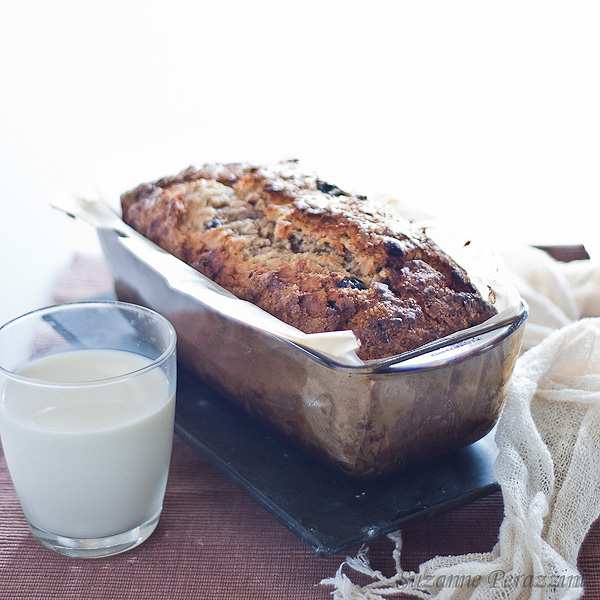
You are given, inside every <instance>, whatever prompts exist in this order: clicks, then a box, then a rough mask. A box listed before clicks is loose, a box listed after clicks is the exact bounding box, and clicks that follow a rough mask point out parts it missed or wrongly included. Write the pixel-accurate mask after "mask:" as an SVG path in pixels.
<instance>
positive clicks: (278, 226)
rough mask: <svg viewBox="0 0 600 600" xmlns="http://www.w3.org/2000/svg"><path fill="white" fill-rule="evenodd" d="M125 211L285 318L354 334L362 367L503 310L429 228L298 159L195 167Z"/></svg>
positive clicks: (132, 198) (305, 326) (148, 232)
mask: <svg viewBox="0 0 600 600" xmlns="http://www.w3.org/2000/svg"><path fill="white" fill-rule="evenodd" d="M122 207H123V218H124V220H125V221H126V222H127V223H128V224H129V225H131V226H132V227H134V228H135V229H136V230H138V231H139V232H140V233H142V234H143V235H145V236H146V237H148V238H149V239H151V240H152V241H154V242H155V243H157V244H158V245H159V246H161V247H163V248H164V249H165V250H167V251H169V252H171V253H173V254H174V255H175V256H177V257H179V258H180V259H182V260H184V261H185V262H187V263H188V264H190V265H191V266H192V267H194V268H196V269H197V270H198V271H200V272H201V273H203V274H205V275H207V276H208V277H210V278H211V279H213V280H214V281H215V282H217V283H218V284H219V285H221V286H222V287H224V288H226V289H228V290H229V291H231V292H233V293H234V294H235V295H237V296H238V297H240V298H242V299H244V300H248V301H250V302H253V303H255V304H257V305H258V306H260V307H261V308H263V309H264V310H266V311H267V312H269V313H271V314H273V315H274V316H276V317H278V318H280V319H281V320H283V321H285V322H286V323H289V324H290V325H293V326H295V327H297V328H298V329H300V330H302V331H304V332H306V333H314V332H319V331H335V330H342V329H352V330H353V331H354V332H355V333H356V335H357V336H358V338H359V339H360V341H361V348H360V351H359V356H360V357H361V358H363V359H364V360H369V359H378V358H383V357H386V356H392V355H394V354H399V353H401V352H405V351H407V350H411V349H413V348H416V347H418V346H421V345H423V344H425V343H427V342H430V341H432V340H434V339H437V338H440V337H443V336H445V335H448V334H450V333H453V332H455V331H459V330H461V329H466V328H468V327H471V326H473V325H476V324H478V323H481V322H483V321H484V320H486V319H488V318H489V317H491V316H492V315H493V314H495V312H496V311H495V309H494V308H493V307H492V306H491V305H490V304H488V303H487V302H486V301H485V300H484V299H483V298H482V297H481V296H480V295H479V293H478V292H477V290H476V289H475V287H474V286H473V285H472V283H471V282H470V280H469V278H468V276H467V274H466V272H465V271H464V270H463V269H462V268H461V267H459V266H458V265H457V264H456V263H455V262H454V261H453V260H452V259H451V258H450V257H449V256H448V255H447V254H445V253H444V252H442V251H441V250H440V249H439V248H438V247H436V245H435V244H434V243H433V242H432V241H431V240H430V239H429V238H428V237H427V236H426V235H425V234H424V233H423V232H421V231H414V230H413V228H411V226H410V224H408V223H406V222H402V221H401V220H399V219H398V218H396V217H391V216H389V215H385V214H383V213H381V212H379V211H377V210H375V209H374V208H373V206H372V205H370V203H369V202H368V201H367V200H366V198H364V197H363V196H357V195H352V194H349V193H347V192H344V191H342V190H341V189H339V188H338V187H336V186H333V185H331V184H328V183H326V182H323V181H321V180H319V179H318V178H316V177H315V176H313V175H308V174H306V173H303V172H302V171H301V170H300V169H299V167H298V165H297V163H296V161H287V162H284V163H280V164H279V165H277V166H276V167H273V168H267V167H257V166H251V165H247V164H241V163H240V164H226V165H221V164H215V165H205V166H203V167H201V168H200V169H193V168H189V169H187V170H185V171H182V172H181V173H180V174H178V175H175V176H173V177H166V178H163V179H160V180H158V181H156V182H155V183H151V184H144V185H141V186H139V187H137V188H136V189H134V190H132V191H131V192H128V193H126V194H124V195H123V196H122Z"/></svg>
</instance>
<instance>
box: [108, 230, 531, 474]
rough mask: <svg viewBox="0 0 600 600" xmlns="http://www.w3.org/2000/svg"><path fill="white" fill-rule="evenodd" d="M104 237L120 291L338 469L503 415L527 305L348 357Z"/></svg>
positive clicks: (387, 461) (405, 453)
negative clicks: (180, 285) (181, 280)
mask: <svg viewBox="0 0 600 600" xmlns="http://www.w3.org/2000/svg"><path fill="white" fill-rule="evenodd" d="M98 235H99V237H100V243H101V246H102V248H103V252H104V254H105V257H106V260H107V263H108V267H109V270H110V272H111V275H112V278H113V281H114V286H115V292H116V295H117V297H118V298H119V299H120V300H124V301H129V302H134V303H137V304H141V305H144V306H147V307H149V308H152V309H153V310H156V311H157V312H159V313H161V314H162V315H164V316H165V317H167V318H168V319H169V320H170V321H171V323H172V324H173V325H174V327H175V329H176V330H177V335H178V360H179V361H180V362H181V363H182V364H184V365H186V366H188V367H190V368H191V369H193V370H194V371H195V372H196V373H197V374H198V375H199V376H200V377H201V378H202V379H204V380H205V381H206V382H208V383H209V384H210V385H212V386H214V387H215V388H217V389H218V390H219V391H221V392H223V393H224V394H225V395H226V396H227V397H228V398H230V399H231V400H232V401H233V402H235V403H236V404H238V405H239V406H241V407H242V408H243V409H244V410H245V411H247V412H248V413H249V414H251V415H253V416H255V417H258V418H260V419H262V420H264V421H266V422H268V423H270V424H271V425H272V426H274V427H275V428H277V429H278V430H279V431H280V432H282V433H283V434H284V435H286V436H287V437H288V438H289V439H290V440H292V441H294V442H296V443H297V444H299V445H300V446H301V447H302V448H304V449H305V450H306V451H307V452H308V453H310V454H311V455H312V456H313V457H315V458H317V459H319V460H322V461H324V462H325V463H327V464H329V465H330V466H332V467H333V468H335V469H337V470H339V471H341V472H343V473H346V474H348V475H350V476H355V477H369V478H372V477H378V476H382V475H385V474H388V473H390V472H392V471H394V470H396V469H400V468H402V467H405V466H407V465H409V464H413V463H415V462H417V461H422V460H426V459H430V458H433V457H435V456H438V455H440V454H442V453H445V452H449V451H451V450H454V449H457V448H460V447H463V446H466V445H468V444H471V443H472V442H475V441H476V440H478V439H480V438H481V437H483V436H484V435H485V434H486V433H488V432H489V431H490V430H491V429H492V427H493V426H494V424H495V423H496V421H497V419H498V416H499V414H500V410H501V408H502V404H503V402H504V398H505V395H506V392H507V384H508V380H509V377H510V375H511V373H512V370H513V368H514V365H515V361H516V359H517V357H518V355H519V351H520V347H521V340H522V337H523V330H524V327H523V325H524V323H525V320H526V318H527V311H526V308H525V306H524V305H523V304H522V303H521V304H520V306H519V307H518V308H517V310H516V311H515V312H514V315H513V317H512V318H511V319H509V320H508V321H504V322H500V323H498V324H496V325H494V326H493V327H491V328H490V329H491V330H489V331H487V332H484V333H481V332H479V333H477V332H474V333H473V335H471V334H470V333H469V332H468V330H467V332H466V333H465V335H464V336H463V338H464V339H460V340H459V341H456V340H455V341H454V342H452V343H450V344H447V343H446V342H445V341H441V342H438V343H437V344H435V345H434V348H433V349H429V350H427V349H426V351H423V350H421V351H417V352H413V353H410V354H407V355H406V356H399V357H395V358H394V360H390V359H385V360H382V361H369V362H367V363H365V364H364V365H363V366H344V365H341V364H337V363H336V362H335V360H332V359H330V358H327V357H325V356H321V355H318V354H316V353H314V352H312V351H309V350H306V349H304V348H302V347H301V346H298V345H296V344H294V343H292V342H289V341H287V340H284V339H281V338H279V337H276V336H274V335H272V334H270V333H267V332H265V331H263V330H261V329H258V328H255V327H253V326H251V325H250V324H245V323H242V322H240V321H237V320H234V319H230V318H227V317H224V316H222V315H221V314H218V313H217V312H215V311H214V310H213V309H212V308H210V307H208V306H207V305H205V304H204V303H202V302H201V301H200V300H198V299H197V298H195V297H193V296H192V295H189V294H187V293H184V292H181V291H179V290H178V289H176V288H175V287H174V286H173V285H172V280H171V279H170V276H169V273H166V272H161V271H160V270H157V269H156V268H155V267H153V266H150V265H149V264H148V263H147V262H146V261H145V260H143V258H140V256H138V255H137V254H136V252H134V251H132V249H131V248H130V247H129V246H128V239H127V237H124V236H123V234H121V233H120V232H118V231H115V230H112V229H99V230H98ZM175 260H176V259H175Z"/></svg>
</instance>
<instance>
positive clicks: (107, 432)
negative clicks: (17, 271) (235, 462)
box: [0, 302, 176, 557]
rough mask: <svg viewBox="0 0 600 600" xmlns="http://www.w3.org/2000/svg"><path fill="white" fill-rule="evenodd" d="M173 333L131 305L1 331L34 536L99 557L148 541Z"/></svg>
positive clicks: (16, 464) (168, 427)
mask: <svg viewBox="0 0 600 600" xmlns="http://www.w3.org/2000/svg"><path fill="white" fill-rule="evenodd" d="M175 342H176V335H175V330H174V329H173V327H172V325H171V324H170V323H169V322H168V321H167V320H166V319H165V318H164V317H162V316H160V315H159V314H157V313H155V312H153V311H151V310H148V309H146V308H142V307H140V306H136V305H133V304H126V303H123V302H81V303H74V304H63V305H59V306H53V307H49V308H44V309H41V310H38V311H34V312H31V313H28V314H26V315H24V316H22V317H18V318H17V319H14V320H13V321H10V322H9V323H7V324H6V325H4V326H3V327H1V328H0V434H1V437H2V447H3V450H4V454H5V457H6V461H7V463H8V468H9V470H10V474H11V477H12V480H13V483H14V486H15V490H16V492H17V495H18V497H19V501H20V503H21V507H22V509H23V512H24V514H25V517H26V519H27V522H28V524H29V527H30V529H31V531H32V533H33V535H34V537H35V538H36V539H37V540H38V541H39V542H40V543H41V544H43V545H44V546H46V547H47V548H50V549H52V550H54V551H56V552H59V553H60V554H65V555H68V556H76V557H102V556H109V555H111V554H116V553H119V552H124V551H125V550H129V549H131V548H133V547H135V546H137V545H138V544H140V543H142V542H143V541H144V540H145V539H146V538H148V536H149V535H150V534H151V533H152V532H153V531H154V529H155V527H156V525H157V523H158V520H159V517H160V513H161V509H162V504H163V498H164V493H165V486H166V483H167V475H168V471H169V462H170V457H171V446H172V442H173V424H174V412H175V386H176V357H175Z"/></svg>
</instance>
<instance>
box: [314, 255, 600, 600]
mask: <svg viewBox="0 0 600 600" xmlns="http://www.w3.org/2000/svg"><path fill="white" fill-rule="evenodd" d="M505 260H506V263H507V264H508V266H509V267H510V268H511V270H512V271H513V273H514V276H515V282H516V283H517V285H518V287H519V288H520V292H521V294H522V296H523V297H524V299H525V300H526V301H527V302H528V304H529V307H530V318H529V322H528V324H527V326H526V333H525V342H524V344H525V348H526V349H527V348H529V349H528V350H527V352H525V353H524V354H523V355H522V356H521V358H519V360H518V363H517V366H516V369H515V373H514V375H513V377H512V379H511V387H510V391H509V394H508V397H507V401H506V405H505V408H504V410H503V413H502V416H501V418H500V421H499V424H498V429H497V434H496V441H497V444H498V447H499V456H498V458H497V460H496V463H495V466H494V468H495V474H496V477H497V479H498V482H499V483H500V486H501V490H502V496H503V499H504V520H503V522H502V525H501V526H500V533H499V537H498V542H497V544H496V545H495V546H494V548H493V550H492V551H491V552H487V553H470V554H464V555H458V556H438V557H435V558H433V559H431V560H429V561H426V562H425V563H423V564H421V565H420V567H419V568H418V569H416V570H415V571H405V570H404V569H403V568H402V566H401V550H402V536H401V534H400V533H399V532H398V533H396V534H394V535H393V536H392V539H393V540H394V541H395V543H396V548H395V550H394V560H395V565H396V573H395V574H394V575H393V576H392V577H386V576H384V575H383V574H382V573H381V572H380V571H377V570H374V569H372V568H371V566H370V564H369V561H368V558H367V554H366V550H365V549H362V551H361V552H360V553H359V554H358V555H357V557H356V558H348V559H347V560H346V561H345V562H344V563H342V565H341V566H340V568H339V569H338V571H337V573H336V575H335V576H334V577H332V578H329V579H325V580H323V581H322V583H323V584H325V585H333V586H334V593H333V597H334V599H335V600H382V599H384V598H390V597H397V596H398V595H399V594H400V592H403V593H404V594H408V595H410V596H413V597H419V598H439V599H450V598H451V599H453V600H454V599H465V600H466V599H482V600H483V599H495V598H506V599H515V600H516V599H519V600H525V599H528V598H540V599H541V598H548V599H554V598H556V599H559V598H561V599H567V598H568V599H573V598H579V597H580V596H581V595H582V594H583V580H582V577H581V575H580V573H579V572H578V570H577V556H578V553H579V549H580V546H581V544H582V542H583V540H584V537H585V535H586V533H587V531H588V530H589V528H590V526H591V524H592V523H593V522H594V521H595V520H596V519H597V518H598V516H599V515H600V483H599V482H600V318H585V317H600V267H599V266H598V265H597V264H595V263H593V262H591V261H585V263H584V262H575V263H569V264H560V263H558V262H556V261H554V260H553V259H551V258H549V257H548V256H547V255H546V254H545V253H543V252H542V251H539V250H535V249H528V248H522V249H520V250H519V251H517V252H515V251H513V250H511V251H506V253H505ZM347 567H349V568H350V569H354V570H355V571H358V572H361V573H363V574H366V575H368V576H369V577H371V578H372V579H373V581H372V582H371V583H368V584H366V585H357V584H354V583H353V582H352V581H351V579H350V577H349V576H348V575H347V573H346V571H347V570H348V569H347Z"/></svg>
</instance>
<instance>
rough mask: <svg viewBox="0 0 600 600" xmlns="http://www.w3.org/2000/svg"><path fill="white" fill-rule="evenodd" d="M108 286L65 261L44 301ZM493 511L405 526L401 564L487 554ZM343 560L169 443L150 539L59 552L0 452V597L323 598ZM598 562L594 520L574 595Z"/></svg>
mask: <svg viewBox="0 0 600 600" xmlns="http://www.w3.org/2000/svg"><path fill="white" fill-rule="evenodd" d="M109 289H110V281H109V279H108V275H107V273H106V270H105V267H104V265H103V263H102V261H101V260H99V259H96V258H86V257H76V258H75V259H74V261H73V263H72V264H71V265H69V267H68V269H67V270H66V271H65V273H63V274H62V276H61V277H60V278H59V280H58V282H57V288H56V295H55V298H54V300H55V301H56V302H59V301H60V302H65V301H72V300H76V299H79V298H88V297H91V296H95V295H98V294H101V293H102V292H106V291H108V290H109ZM502 515H503V506H502V497H501V495H500V494H499V493H497V494H493V495H491V496H488V497H487V498H483V499H481V500H477V501H475V502H472V503H471V504H468V505H466V506H463V507H461V508H459V509H456V510H453V511H449V512H447V513H445V514H443V515H439V516H437V517H433V518H431V519H429V520H427V521H425V522H423V523H420V524H418V525H414V526H412V527H410V528H408V529H406V530H405V532H404V550H403V567H404V568H405V569H416V568H417V567H418V565H419V564H420V563H421V562H423V561H425V560H427V559H429V558H431V557H432V556H434V555H438V554H442V555H444V554H463V553H466V552H479V551H486V550H490V549H491V548H492V546H493V545H494V543H495V541H496V538H497V535H498V527H499V525H500V522H501V521H502ZM392 548H393V545H392V543H391V542H390V541H389V540H388V539H387V538H385V537H384V538H380V539H378V540H375V541H374V542H373V543H372V544H371V545H370V552H369V557H370V559H371V562H372V565H373V566H374V567H375V568H378V569H380V570H382V571H383V572H384V573H386V574H392V573H393V572H394V563H393V560H392V557H391V551H392ZM357 550H358V548H355V549H352V550H351V551H350V552H349V554H352V553H353V552H356V551H357ZM343 558H344V555H338V556H331V557H328V558H319V557H318V556H317V555H316V554H315V553H314V552H313V551H312V550H311V549H310V548H308V547H306V546H305V545H304V544H303V543H302V542H301V541H300V540H299V539H298V538H296V537H295V536H294V535H293V534H292V533H291V532H289V531H288V530H287V529H286V528H285V527H283V526H282V525H281V524H279V523H278V522H277V521H276V520H275V519H274V518H273V517H272V516H271V515H269V514H268V513H267V512H266V511H264V510H263V509H262V508H261V507H260V506H259V505H258V504H257V503H256V502H254V500H252V499H251V498H250V497H249V496H247V495H246V494H245V493H244V492H242V491H241V490H240V489H238V488H237V487H236V486H235V485H234V484H233V483H232V482H230V481H229V480H228V479H227V478H226V477H225V476H224V475H222V474H221V473H220V472H219V471H217V470H216V469H215V468H214V467H212V465H210V464H209V463H208V462H206V461H205V460H204V459H203V458H201V457H200V456H199V455H198V454H197V453H196V452H195V451H194V450H192V449H191V448H190V447H188V446H186V445H185V444H184V443H183V442H182V441H181V440H180V439H178V438H176V439H175V443H174V447H173V458H172V462H171V471H170V476H169V483H168V485H167V492H166V496H165V504H164V510H163V515H162V517H161V520H160V523H159V525H158V527H157V529H156V531H155V532H154V533H153V535H152V536H151V537H150V538H149V539H148V540H147V541H146V542H145V543H144V544H142V545H141V546H139V547H138V548H136V549H134V550H131V551H129V552H126V553H124V554H120V555H117V556H114V557H110V558H105V559H97V560H82V559H72V558H66V557H62V556H59V555H57V554H54V553H52V552H50V551H48V550H46V549H44V548H43V547H42V546H40V545H39V544H37V542H35V541H34V540H33V538H32V537H31V535H30V533H29V530H28V528H27V525H26V523H25V519H24V517H23V515H22V513H21V509H20V507H19V504H18V501H17V498H16V495H15V492H14V489H13V487H12V483H11V481H10V477H9V474H8V470H7V468H6V463H5V461H4V456H3V455H2V454H1V453H0V598H1V599H2V600H13V599H23V600H25V599H28V600H57V599H65V600H69V599H75V598H77V599H79V598H85V599H86V600H94V599H98V600H100V599H101V600H106V599H111V600H113V599H115V600H117V599H118V600H142V599H143V600H146V599H165V600H180V599H181V600H184V599H185V600H196V599H198V600H225V599H227V600H229V599H239V600H246V599H252V600H254V599H259V600H271V599H273V600H275V599H277V600H288V599H289V600H296V599H297V600H313V599H314V600H325V599H327V598H330V591H331V590H330V588H327V587H322V586H317V585H316V584H317V583H318V582H319V581H320V580H321V579H323V578H325V577H330V576H332V575H333V574H334V573H335V571H336V569H337V568H338V566H339V564H340V562H341V561H342V560H343ZM599 563H600V526H599V525H598V523H596V524H595V525H594V526H593V527H592V529H591V531H590V533H589V534H588V536H587V538H586V540H585V542H584V544H583V546H582V549H581V553H580V557H579V567H580V570H581V573H582V574H583V576H584V582H585V589H586V594H585V597H586V598H591V599H599V598H600V573H598V565H599ZM353 578H354V579H355V581H356V582H360V581H361V577H360V576H356V577H353ZM365 583H366V580H365Z"/></svg>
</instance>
